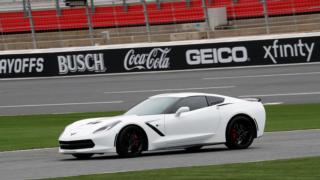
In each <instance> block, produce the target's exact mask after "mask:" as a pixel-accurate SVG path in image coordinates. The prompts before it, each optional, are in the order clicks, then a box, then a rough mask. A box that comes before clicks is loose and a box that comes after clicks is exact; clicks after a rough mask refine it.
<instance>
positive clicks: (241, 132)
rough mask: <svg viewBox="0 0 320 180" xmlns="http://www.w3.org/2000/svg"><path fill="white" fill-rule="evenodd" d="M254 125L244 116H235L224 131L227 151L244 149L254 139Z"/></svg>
mask: <svg viewBox="0 0 320 180" xmlns="http://www.w3.org/2000/svg"><path fill="white" fill-rule="evenodd" d="M254 134H255V125H254V123H253V122H252V120H251V119H250V118H248V117H246V116H236V117H234V118H233V119H232V120H231V121H230V122H229V124H228V126H227V130H226V146H227V147H228V148H229V149H246V148H248V147H249V146H250V145H251V144H252V142H253V139H254Z"/></svg>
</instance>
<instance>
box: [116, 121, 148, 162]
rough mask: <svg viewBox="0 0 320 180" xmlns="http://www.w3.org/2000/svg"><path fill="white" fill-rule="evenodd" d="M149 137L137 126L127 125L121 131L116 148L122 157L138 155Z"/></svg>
mask: <svg viewBox="0 0 320 180" xmlns="http://www.w3.org/2000/svg"><path fill="white" fill-rule="evenodd" d="M146 143H147V137H146V135H145V133H144V131H143V130H142V129H141V128H140V127H137V126H133V125H132V126H127V127H125V128H124V129H122V130H121V131H120V133H119V136H118V138H117V143H116V150H117V153H118V155H119V156H120V157H136V156H139V155H140V154H141V152H142V151H143V150H144V148H145V147H146Z"/></svg>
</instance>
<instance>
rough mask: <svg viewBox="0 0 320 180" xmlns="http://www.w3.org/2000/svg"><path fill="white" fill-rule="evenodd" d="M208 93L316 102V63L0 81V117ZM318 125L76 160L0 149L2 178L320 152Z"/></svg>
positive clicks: (319, 78)
mask: <svg viewBox="0 0 320 180" xmlns="http://www.w3.org/2000/svg"><path fill="white" fill-rule="evenodd" d="M181 91H188V92H207V93H217V94H224V95H230V96H236V97H260V98H262V100H263V102H264V103H274V104H279V103H319V102H320V64H319V63H314V64H306V65H294V66H277V67H251V68H237V69H210V70H201V71H187V72H164V73H144V74H128V75H102V76H86V77H67V78H46V79H41V78H40V79H24V80H0V99H1V101H0V115H18V114H42V113H67V112H88V111H111V110H125V109H127V108H129V107H130V106H132V105H134V104H136V103H138V102H139V101H141V100H143V99H145V98H146V97H148V96H151V95H154V94H159V93H168V92H181ZM319 137H320V130H306V131H291V132H274V133H266V134H265V135H264V136H263V137H262V138H261V139H257V140H256V141H255V142H254V144H253V146H252V147H251V148H249V149H247V150H234V151H231V150H228V149H226V148H225V146H223V145H220V146H211V147H208V148H205V149H202V150H201V151H200V152H196V153H187V152H185V151H183V150H174V151H161V152H148V153H146V154H144V155H143V156H142V157H139V158H131V159H120V158H118V157H117V156H116V155H115V154H105V155H99V156H95V157H94V158H93V159H91V160H75V159H73V158H72V157H71V156H64V155H60V154H58V149H57V148H50V149H40V150H25V151H15V152H0V175H1V176H0V179H7V180H10V179H37V178H48V177H60V176H73V175H83V174H95V173H104V172H119V171H134V170H143V169H157V168H170V167H182V166H197V165H214V164H227V163H238V162H252V161H263V160H274V159H286V158H295V157H308V156H320V139H319Z"/></svg>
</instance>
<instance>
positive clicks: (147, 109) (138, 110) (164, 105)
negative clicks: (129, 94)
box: [125, 97, 180, 116]
mask: <svg viewBox="0 0 320 180" xmlns="http://www.w3.org/2000/svg"><path fill="white" fill-rule="evenodd" d="M179 99H180V98H178V97H159V98H149V99H147V100H144V101H142V102H141V103H139V104H137V105H136V106H134V107H133V108H131V109H130V110H129V111H127V112H126V113H125V115H137V116H143V115H156V114H164V113H165V111H166V110H167V109H168V108H169V107H171V106H172V105H173V104H175V103H176V102H177V101H178V100H179Z"/></svg>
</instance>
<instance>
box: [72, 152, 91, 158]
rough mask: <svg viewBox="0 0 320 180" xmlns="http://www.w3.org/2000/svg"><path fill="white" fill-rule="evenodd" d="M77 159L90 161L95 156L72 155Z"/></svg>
mask: <svg viewBox="0 0 320 180" xmlns="http://www.w3.org/2000/svg"><path fill="white" fill-rule="evenodd" d="M72 156H74V157H75V158H77V159H89V158H91V157H92V156H93V154H89V153H88V154H72Z"/></svg>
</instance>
